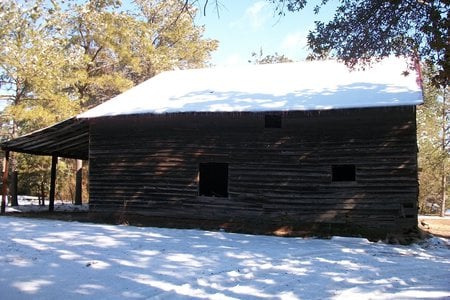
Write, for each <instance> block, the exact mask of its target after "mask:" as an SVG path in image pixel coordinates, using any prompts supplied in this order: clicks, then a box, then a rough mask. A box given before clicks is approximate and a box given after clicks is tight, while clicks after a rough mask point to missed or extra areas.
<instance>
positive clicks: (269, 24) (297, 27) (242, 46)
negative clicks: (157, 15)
mask: <svg viewBox="0 0 450 300" xmlns="http://www.w3.org/2000/svg"><path fill="white" fill-rule="evenodd" d="M218 1H219V16H218V15H217V13H216V11H215V7H214V6H215V1H209V2H210V5H209V7H208V8H207V10H206V16H204V15H203V13H199V15H198V17H197V20H196V22H197V24H199V25H200V24H204V25H205V28H206V32H205V37H208V38H212V39H217V40H218V41H219V48H218V50H217V51H216V52H215V53H213V55H212V61H211V62H212V63H213V64H214V65H217V66H224V65H240V64H248V60H249V59H251V53H252V52H258V51H259V49H260V48H262V50H263V53H264V55H267V54H274V53H275V52H277V53H278V54H284V55H286V56H287V57H289V58H291V59H293V60H302V59H304V58H305V57H306V55H307V53H308V49H307V46H306V36H307V34H308V32H309V30H311V29H313V28H314V21H315V20H329V19H331V17H332V16H333V14H334V8H335V5H334V3H336V1H330V4H328V5H327V6H325V8H323V9H322V10H321V12H320V13H319V14H318V15H315V14H314V13H313V6H314V3H317V2H318V1H310V2H312V3H313V5H308V6H307V7H306V8H305V9H304V10H303V11H301V12H295V13H291V12H286V15H285V16H281V17H280V16H278V15H277V13H276V12H275V6H274V4H272V3H270V2H269V1H267V0H218ZM200 2H202V1H200Z"/></svg>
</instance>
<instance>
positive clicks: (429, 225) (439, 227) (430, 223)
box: [419, 216, 450, 238]
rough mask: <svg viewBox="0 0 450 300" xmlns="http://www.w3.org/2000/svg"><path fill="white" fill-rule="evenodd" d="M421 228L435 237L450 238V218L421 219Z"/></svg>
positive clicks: (423, 217)
mask: <svg viewBox="0 0 450 300" xmlns="http://www.w3.org/2000/svg"><path fill="white" fill-rule="evenodd" d="M419 228H420V229H422V230H423V231H425V232H428V233H430V234H432V235H435V236H440V237H445V238H450V217H444V218H441V217H428V216H420V217H419Z"/></svg>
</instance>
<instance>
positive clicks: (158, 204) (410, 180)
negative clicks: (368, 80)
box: [89, 107, 418, 231]
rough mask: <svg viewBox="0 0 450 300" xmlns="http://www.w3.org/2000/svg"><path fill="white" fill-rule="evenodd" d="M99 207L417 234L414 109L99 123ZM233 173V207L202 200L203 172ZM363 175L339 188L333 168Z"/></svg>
mask: <svg viewBox="0 0 450 300" xmlns="http://www.w3.org/2000/svg"><path fill="white" fill-rule="evenodd" d="M90 131H91V135H90V149H89V162H90V206H91V208H92V209H93V210H99V211H127V212H138V213H143V214H147V215H149V216H159V217H169V218H196V219H203V218H204V219H216V220H224V221H225V220H241V219H242V220H253V221H255V222H274V223H276V224H279V225H288V224H299V223H327V224H350V225H357V226H365V227H373V228H381V229H383V230H386V231H393V230H399V229H402V230H403V229H405V228H406V229H407V228H413V227H415V226H416V224H417V193H418V186H417V146H416V123H415V108H414V107H396V108H376V109H374V108H371V109H346V110H330V111H313V112H289V113H282V128H264V113H196V114H171V115H153V116H151V115H150V116H149V115H147V116H129V117H110V118H104V119H97V120H93V121H92V123H91V129H90ZM203 162H219V163H228V166H229V174H228V175H229V178H228V197H227V198H223V197H204V196H201V197H200V196H199V189H198V168H199V163H203ZM334 164H351V165H355V166H356V181H351V182H332V180H331V166H332V165H334Z"/></svg>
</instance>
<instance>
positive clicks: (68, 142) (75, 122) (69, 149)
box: [1, 117, 89, 160]
mask: <svg viewBox="0 0 450 300" xmlns="http://www.w3.org/2000/svg"><path fill="white" fill-rule="evenodd" d="M1 148H2V149H3V150H5V151H14V152H21V153H29V154H36V155H50V156H53V155H55V156H58V157H66V158H74V159H84V160H87V159H88V156H89V155H88V152H89V124H88V121H87V120H81V119H77V118H75V117H73V118H70V119H67V120H65V121H62V122H60V123H57V124H55V125H53V126H50V127H47V128H43V129H40V130H37V131H34V132H31V133H29V134H27V135H23V136H21V137H19V138H16V139H13V140H9V141H6V142H3V143H2V144H1Z"/></svg>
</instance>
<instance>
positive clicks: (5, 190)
mask: <svg viewBox="0 0 450 300" xmlns="http://www.w3.org/2000/svg"><path fill="white" fill-rule="evenodd" d="M8 164H9V151H5V160H4V161H3V178H2V204H1V212H0V213H1V214H2V215H3V214H5V212H6V196H7V195H8V169H9V166H8Z"/></svg>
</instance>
